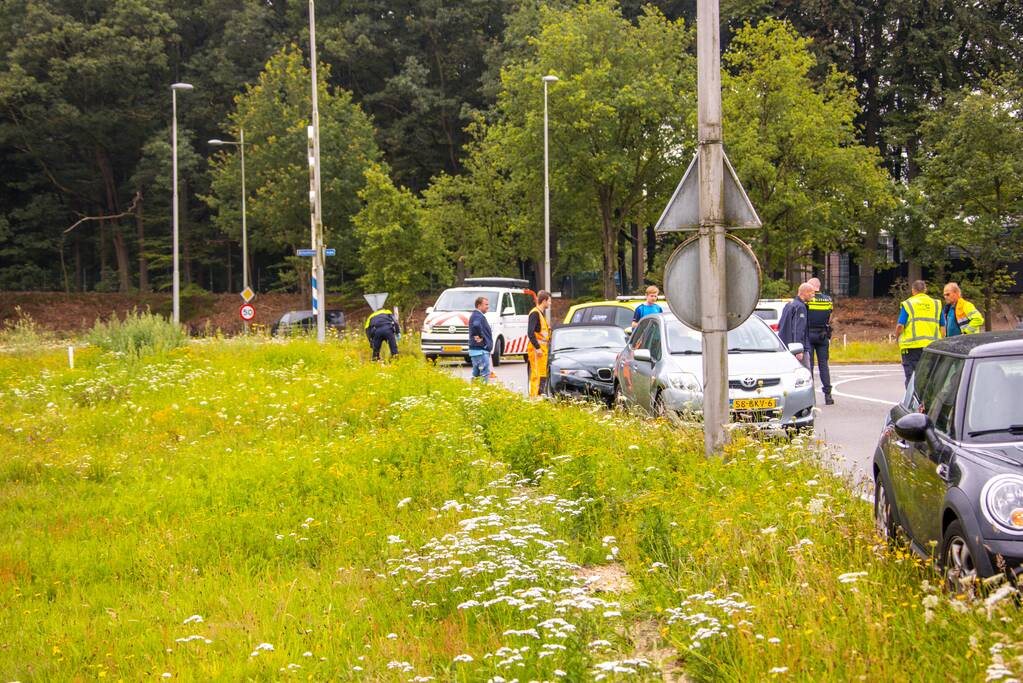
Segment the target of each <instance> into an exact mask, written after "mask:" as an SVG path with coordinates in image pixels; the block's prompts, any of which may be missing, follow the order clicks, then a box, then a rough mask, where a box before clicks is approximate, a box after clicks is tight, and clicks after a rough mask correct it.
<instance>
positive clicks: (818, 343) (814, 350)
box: [810, 338, 831, 396]
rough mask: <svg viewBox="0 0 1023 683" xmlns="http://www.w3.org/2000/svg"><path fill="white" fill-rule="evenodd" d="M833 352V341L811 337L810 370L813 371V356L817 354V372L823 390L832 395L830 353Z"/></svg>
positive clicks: (825, 393)
mask: <svg viewBox="0 0 1023 683" xmlns="http://www.w3.org/2000/svg"><path fill="white" fill-rule="evenodd" d="M830 353H831V341H830V340H828V339H823V340H817V339H813V338H811V339H810V372H811V373H812V372H813V357H814V356H817V372H818V373H819V374H820V378H821V391H823V392H824V395H825V396H831V369H830V368H829V367H828V355H829V354H830Z"/></svg>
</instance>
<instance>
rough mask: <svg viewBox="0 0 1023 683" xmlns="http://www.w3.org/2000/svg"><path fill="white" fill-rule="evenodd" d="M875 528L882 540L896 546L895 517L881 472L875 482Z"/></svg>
mask: <svg viewBox="0 0 1023 683" xmlns="http://www.w3.org/2000/svg"><path fill="white" fill-rule="evenodd" d="M874 526H875V527H876V528H877V534H878V536H880V537H881V540H883V541H884V542H885V543H887V544H888V545H894V544H895V539H896V527H895V515H894V514H893V513H892V502H891V501H890V500H889V499H888V487H887V486H885V485H884V480H883V479H882V478H881V473H880V472H879V473H878V474H877V477H876V478H875V482H874Z"/></svg>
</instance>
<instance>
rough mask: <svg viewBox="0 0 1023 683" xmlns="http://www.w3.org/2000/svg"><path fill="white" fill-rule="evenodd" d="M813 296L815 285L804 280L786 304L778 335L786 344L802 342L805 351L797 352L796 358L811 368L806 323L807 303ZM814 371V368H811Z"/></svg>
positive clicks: (808, 333)
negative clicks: (812, 285)
mask: <svg viewBox="0 0 1023 683" xmlns="http://www.w3.org/2000/svg"><path fill="white" fill-rule="evenodd" d="M812 298H813V287H811V286H810V285H809V283H806V282H804V283H803V284H801V285H799V291H798V293H797V294H796V296H795V297H793V298H792V301H790V302H788V303H787V304H785V308H783V309H782V310H781V318H780V319H779V320H778V336H779V337H781V340H782V341H783V342H785V343H786V344H800V345H801V346H802V347H803V352H802V353H799V354H796V360H798V361H799V362H800V363H802V364H803V366H804V367H806V368H810V351H809V348H810V328H809V327H808V326H807V324H806V318H807V309H806V303H807V302H808V301H809V300H810V299H812ZM811 372H812V370H811Z"/></svg>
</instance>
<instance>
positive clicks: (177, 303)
mask: <svg viewBox="0 0 1023 683" xmlns="http://www.w3.org/2000/svg"><path fill="white" fill-rule="evenodd" d="M191 90H192V86H191V85H189V84H188V83H175V84H173V85H172V86H171V118H172V122H171V156H172V158H173V161H172V162H171V163H172V166H173V169H174V171H173V173H174V193H173V194H174V197H173V200H172V202H171V206H172V208H171V215H172V217H173V224H174V230H173V233H174V236H173V238H172V241H173V243H174V247H173V248H174V275H173V288H172V292H173V294H172V297H173V310H174V324H179V323H180V322H181V297H180V294H181V275H180V270H179V263H178V261H179V259H178V92H190V91H191Z"/></svg>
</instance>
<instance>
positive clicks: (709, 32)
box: [696, 0, 728, 456]
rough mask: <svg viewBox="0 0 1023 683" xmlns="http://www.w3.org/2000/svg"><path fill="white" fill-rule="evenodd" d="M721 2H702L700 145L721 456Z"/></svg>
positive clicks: (709, 440) (708, 418)
mask: <svg viewBox="0 0 1023 683" xmlns="http://www.w3.org/2000/svg"><path fill="white" fill-rule="evenodd" d="M719 26H720V23H719V18H718V0H697V5H696V71H697V91H698V92H697V130H698V135H699V140H700V144H699V149H700V160H699V162H698V163H699V165H700V281H701V282H704V283H706V284H707V285H708V286H706V287H702V288H701V289H700V297H701V304H702V311H701V314H702V318H703V325H702V327H703V449H704V452H705V453H706V454H707V455H708V456H710V455H715V454H720V453H721V451H722V450H723V449H724V446H725V443H726V441H727V433H726V432H725V422H727V421H728V320H727V317H726V310H725V277H726V271H725V225H724V218H725V214H724V206H723V203H722V201H721V200H722V192H721V190H722V185H723V183H722V181H723V180H724V173H723V170H724V158H723V156H722V153H723V150H722V147H721V118H722V117H721V42H720V28H719Z"/></svg>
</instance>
